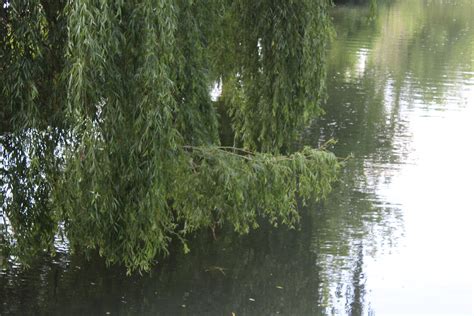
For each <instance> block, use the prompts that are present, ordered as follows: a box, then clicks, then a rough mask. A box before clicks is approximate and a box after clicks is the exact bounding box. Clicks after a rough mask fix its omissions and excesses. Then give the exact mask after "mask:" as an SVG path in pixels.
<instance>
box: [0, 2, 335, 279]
mask: <svg viewBox="0 0 474 316" xmlns="http://www.w3.org/2000/svg"><path fill="white" fill-rule="evenodd" d="M328 5H329V1H327V0H321V1H316V2H315V1H309V0H305V1H303V0H302V1H257V2H254V1H247V0H239V1H226V0H219V1H210V0H209V1H192V0H160V1H157V0H143V1H123V0H118V1H110V0H83V1H56V2H50V1H39V0H36V1H33V0H32V1H9V2H8V5H7V6H5V5H4V7H3V9H1V8H0V10H2V11H1V12H2V14H1V16H0V17H1V24H0V27H1V30H2V32H3V33H2V36H1V47H0V55H1V57H2V58H1V59H0V70H1V72H0V82H1V83H2V86H1V87H0V106H1V108H0V109H1V111H0V114H1V115H0V122H1V123H2V125H1V128H0V131H1V136H0V142H1V143H0V146H1V147H0V148H1V152H0V154H1V157H2V160H0V168H1V174H0V179H1V183H0V192H1V194H2V195H1V197H2V203H1V204H0V210H1V215H3V217H4V218H5V220H4V221H3V224H2V225H3V227H4V228H5V230H4V232H3V235H4V236H5V238H4V239H5V240H6V242H5V243H6V244H7V245H8V246H12V247H13V248H12V250H13V253H14V254H17V255H19V256H20V258H23V257H25V254H27V253H35V251H36V252H37V251H43V250H44V249H46V250H50V251H52V250H53V249H54V247H53V243H54V236H55V235H57V234H62V235H64V236H65V237H67V240H68V241H69V245H70V248H71V250H72V251H76V252H81V253H86V254H87V253H88V252H90V251H98V252H99V253H100V254H101V255H102V256H103V257H104V258H105V259H106V260H107V262H109V263H121V264H124V265H125V266H126V267H127V268H129V269H130V270H133V269H145V270H146V269H148V268H149V267H150V264H151V263H152V262H153V259H154V258H155V257H156V255H157V254H166V253H167V252H168V245H169V242H170V240H171V239H172V238H178V239H180V240H182V241H183V242H184V243H185V241H184V238H185V236H186V235H187V234H189V233H190V232H193V231H196V230H198V229H200V228H205V227H211V228H215V227H216V226H220V225H223V224H224V223H229V224H230V225H233V227H234V229H235V230H236V231H238V232H241V233H245V232H248V231H249V229H251V228H256V227H257V226H258V225H257V219H258V218H259V217H265V218H267V219H268V220H269V221H270V222H271V223H273V224H275V225H277V224H278V223H283V224H287V225H290V226H293V225H295V224H296V223H297V221H298V213H297V211H296V206H297V201H298V197H301V198H302V200H303V201H304V200H307V199H309V198H317V199H319V198H323V197H325V196H326V195H327V193H328V192H329V191H330V188H331V183H332V182H333V181H334V180H335V177H336V174H337V170H338V168H339V164H338V162H337V159H336V158H335V157H334V155H332V154H330V153H328V152H325V151H318V150H314V149H310V148H305V149H303V150H302V151H300V152H296V153H293V154H287V155H281V154H280V153H281V152H285V151H286V148H287V146H288V144H289V142H290V141H291V140H292V139H293V136H294V135H295V134H296V133H297V131H298V128H300V127H301V126H303V125H304V123H305V122H307V120H308V118H309V117H310V116H311V115H315V114H317V113H320V112H321V111H320V110H319V103H320V102H321V100H322V99H323V98H324V78H325V68H324V58H325V48H326V45H327V41H328V40H329V37H330V34H331V27H330V23H329V18H328V13H327V8H328ZM217 81H220V82H221V84H222V87H223V93H222V96H221V100H220V101H223V103H224V104H225V105H226V110H227V111H228V112H229V113H230V114H231V116H232V119H233V120H232V128H233V131H234V133H235V139H236V144H239V145H243V147H244V148H246V149H236V148H227V147H222V146H220V140H219V137H218V123H219V117H218V115H217V112H216V108H215V105H214V104H213V102H212V100H211V98H210V93H209V91H210V88H211V87H212V85H213V84H214V83H215V82H217ZM30 249H34V250H35V251H33V252H31V251H29V250H30ZM185 249H187V248H186V247H185Z"/></svg>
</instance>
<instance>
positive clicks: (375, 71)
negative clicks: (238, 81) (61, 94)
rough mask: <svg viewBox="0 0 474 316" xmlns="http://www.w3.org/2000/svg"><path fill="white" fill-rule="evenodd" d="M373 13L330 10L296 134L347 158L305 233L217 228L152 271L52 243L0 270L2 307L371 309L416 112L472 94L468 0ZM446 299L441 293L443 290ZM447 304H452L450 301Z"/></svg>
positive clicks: (393, 238) (245, 311)
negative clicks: (316, 92) (316, 97)
mask: <svg viewBox="0 0 474 316" xmlns="http://www.w3.org/2000/svg"><path fill="white" fill-rule="evenodd" d="M378 10H379V12H378V15H377V18H376V19H375V20H373V21H371V22H368V21H367V9H366V8H362V7H357V6H348V7H338V8H336V9H335V11H334V20H335V23H336V30H337V34H338V38H337V40H336V41H335V42H334V43H333V45H332V49H331V54H330V56H331V57H330V60H329V69H330V74H329V82H328V86H329V99H328V102H327V104H326V105H325V111H326V115H325V116H324V117H323V118H321V119H319V120H318V121H315V122H313V124H312V125H311V126H309V127H308V129H307V130H306V131H305V134H304V135H303V136H304V137H303V141H302V142H303V143H304V144H310V145H318V144H321V143H323V142H325V141H326V140H328V139H329V138H335V139H337V140H338V143H337V144H336V145H335V146H334V148H333V149H334V150H335V151H336V153H337V154H338V155H339V156H341V157H344V156H347V155H349V154H351V153H352V154H353V155H354V158H353V159H351V160H349V161H348V163H347V166H346V168H345V169H344V171H343V173H342V179H341V182H340V184H339V186H338V187H337V188H336V190H335V192H334V193H333V194H332V195H331V197H330V199H329V200H328V201H326V202H325V203H324V204H323V205H319V204H318V205H310V206H307V207H306V209H305V210H304V211H303V212H304V214H303V218H302V222H301V226H300V229H299V230H297V231H292V230H287V229H286V228H280V229H278V230H274V229H271V228H269V227H267V226H266V225H265V224H264V223H262V227H261V229H259V230H258V231H255V232H252V233H250V234H249V235H248V236H236V235H235V234H233V233H231V232H227V231H221V232H218V239H217V240H216V241H214V240H213V238H212V236H211V235H210V234H207V233H203V234H201V235H198V236H195V237H194V238H193V240H192V241H191V242H192V245H191V249H192V252H191V253H190V254H188V255H184V254H179V253H178V254H174V255H172V256H171V257H170V258H167V259H166V260H163V261H162V262H160V264H159V265H158V267H157V268H156V269H155V270H154V271H152V273H151V274H149V275H148V274H147V275H144V276H140V275H134V276H132V277H125V276H124V271H123V270H122V269H120V268H118V267H112V268H111V269H106V268H105V266H104V264H103V262H102V261H101V260H100V259H98V258H92V260H90V261H85V259H84V258H81V257H76V256H73V255H68V254H67V253H66V252H61V251H60V252H58V255H57V258H56V261H55V262H51V261H48V260H44V261H41V260H39V261H38V262H37V263H36V264H35V266H34V267H33V268H32V269H31V270H27V271H22V270H21V269H10V270H8V271H4V272H2V273H1V275H0V297H1V298H2V305H1V306H0V314H2V315H3V314H8V313H9V312H10V313H20V312H21V313H33V312H36V311H38V312H40V313H45V314H105V313H107V312H110V313H111V314H125V315H128V314H140V315H146V314H153V315H170V314H171V315H223V314H224V315H231V314H232V312H234V313H235V314H236V315H276V314H284V315H326V314H328V315H330V314H350V315H361V314H368V313H369V314H370V313H373V312H377V311H373V310H372V309H371V302H370V301H369V300H368V297H367V288H366V285H365V284H366V281H367V279H368V278H370V274H367V271H365V264H366V261H367V260H368V259H369V258H372V257H377V255H380V254H381V253H384V252H389V251H391V249H393V247H394V246H395V245H397V243H398V242H399V240H400V238H402V236H403V232H404V228H403V215H404V214H403V206H402V205H397V204H396V203H395V202H394V201H393V200H391V199H390V198H388V197H387V196H385V195H383V194H382V193H381V192H383V191H384V189H386V188H387V187H388V184H390V182H391V179H392V178H393V176H394V175H396V174H397V173H398V172H399V170H400V169H401V168H403V166H404V165H406V164H411V163H412V162H411V161H410V160H409V153H410V152H411V151H412V150H413V148H411V140H412V137H413V135H411V133H410V129H409V123H410V120H411V118H412V115H413V111H414V110H415V109H422V110H424V111H426V113H427V115H434V114H433V113H436V111H438V110H442V111H455V110H457V109H459V108H462V107H465V106H466V104H467V101H466V100H467V99H466V97H463V95H465V92H466V91H468V95H469V91H472V87H473V86H474V82H473V74H474V58H473V55H472V54H473V51H474V25H473V23H474V18H473V17H474V14H473V11H474V5H473V3H472V2H471V0H464V1H463V0H452V1H435V0H432V1H429V0H426V1H422V0H417V1H415V0H413V1H412V0H410V1H402V0H400V1H387V2H383V3H380V4H379V6H378ZM445 299H446V298H445ZM448 303H449V302H448Z"/></svg>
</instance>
